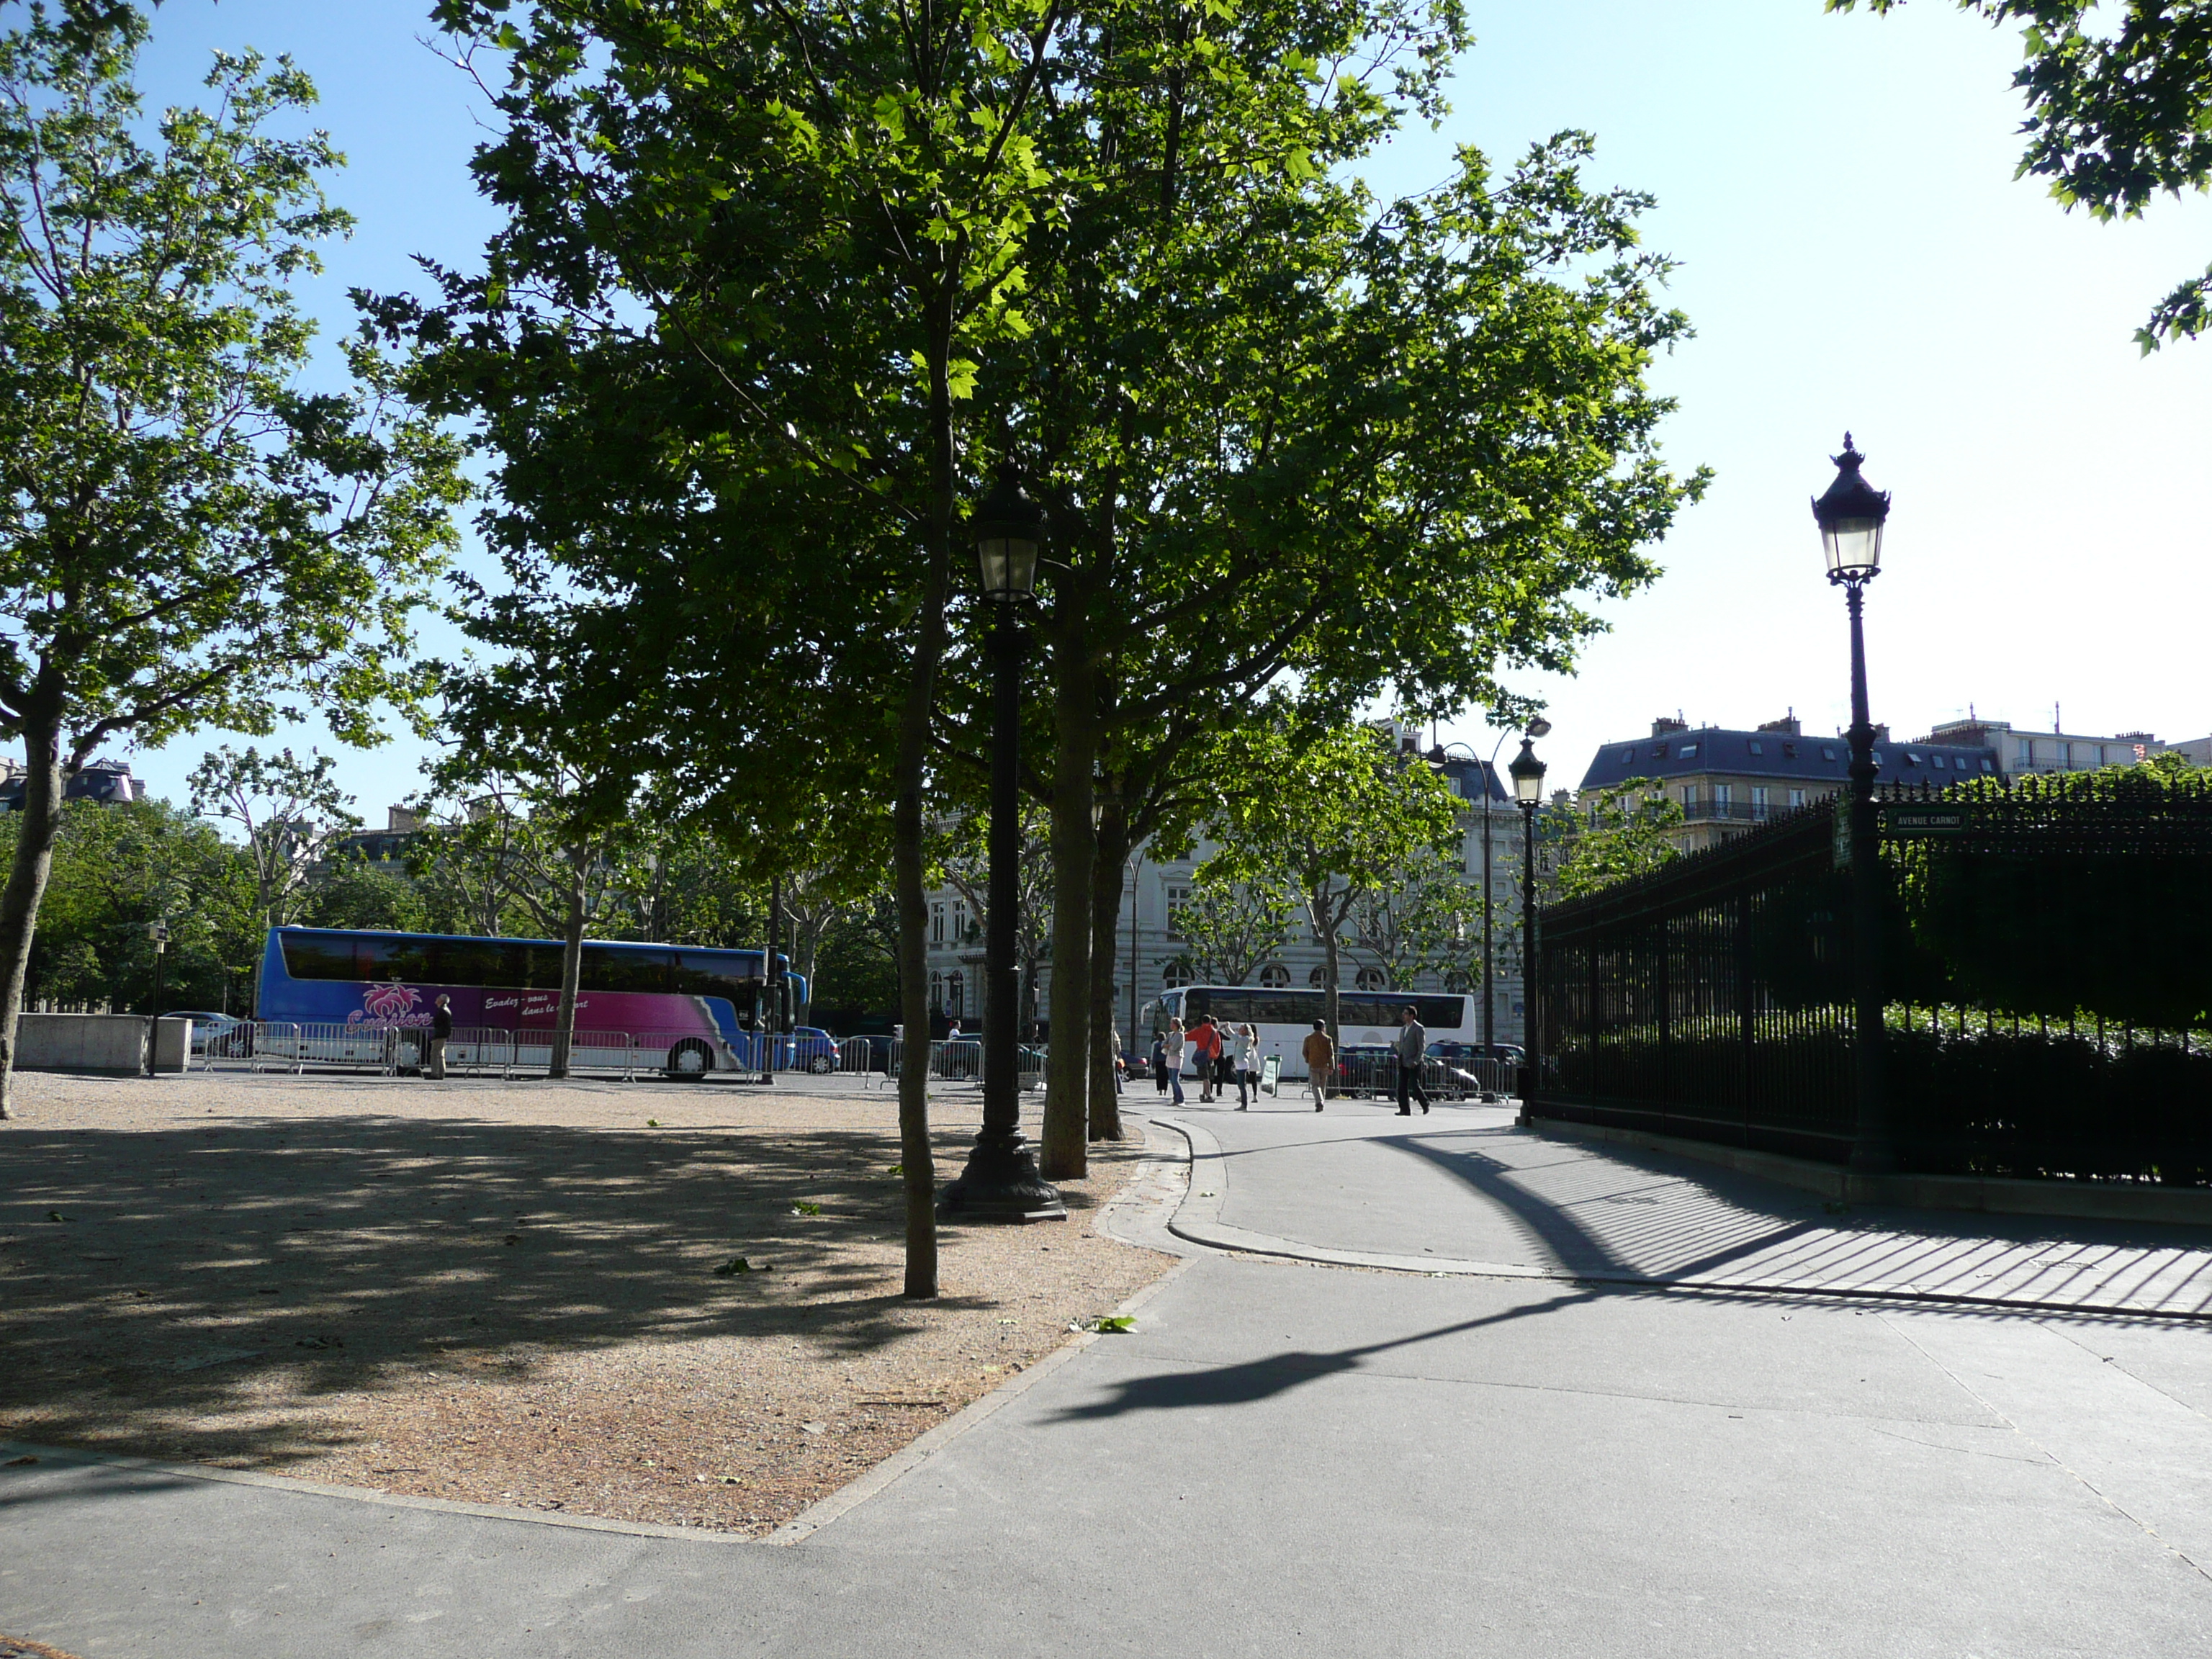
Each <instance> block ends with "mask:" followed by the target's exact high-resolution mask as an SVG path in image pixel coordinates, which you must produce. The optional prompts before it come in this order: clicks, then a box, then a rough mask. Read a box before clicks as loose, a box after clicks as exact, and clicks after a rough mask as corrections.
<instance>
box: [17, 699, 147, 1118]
mask: <svg viewBox="0 0 2212 1659" xmlns="http://www.w3.org/2000/svg"><path fill="white" fill-rule="evenodd" d="M23 757H24V760H25V762H26V763H27V768H28V770H27V774H26V775H25V777H24V779H23V814H22V818H23V822H22V827H21V830H20V831H19V832H18V834H17V836H16V838H15V861H14V863H13V864H12V865H11V866H10V867H9V872H8V885H7V888H6V890H4V891H0V1118H11V1117H13V1116H15V1017H16V1016H17V1015H18V1014H20V1013H21V1012H23V982H24V978H25V976H26V975H27V973H28V972H29V969H30V966H31V941H32V939H33V937H34V936H35V934H36V933H37V930H38V926H39V902H40V900H42V899H43V898H45V897H46V878H47V877H48V876H49V875H51V874H52V872H53V867H54V840H55V837H56V836H58V835H59V834H60V833H61V827H62V790H63V787H64V783H65V781H66V780H65V778H64V774H63V769H62V759H61V715H60V712H59V710H58V708H57V709H56V710H55V711H54V712H52V713H51V714H45V715H43V716H40V715H38V714H33V716H32V717H31V718H30V719H28V720H26V721H25V722H24V732H23ZM157 1012H158V1011H157Z"/></svg>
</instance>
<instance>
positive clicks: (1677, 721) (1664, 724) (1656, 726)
mask: <svg viewBox="0 0 2212 1659" xmlns="http://www.w3.org/2000/svg"><path fill="white" fill-rule="evenodd" d="M1689 729H1690V723H1689V721H1687V720H1684V719H1682V718H1681V716H1680V715H1679V714H1678V715H1674V716H1673V717H1671V718H1670V717H1668V715H1665V714H1662V715H1661V716H1660V717H1659V718H1658V719H1657V720H1654V721H1652V722H1651V735H1652V736H1653V737H1655V738H1669V737H1672V736H1674V733H1675V732H1686V731H1688V730H1689Z"/></svg>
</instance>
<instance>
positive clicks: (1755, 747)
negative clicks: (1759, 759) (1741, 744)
mask: <svg viewBox="0 0 2212 1659" xmlns="http://www.w3.org/2000/svg"><path fill="white" fill-rule="evenodd" d="M1749 747H1750V750H1751V752H1752V753H1753V754H1754V755H1763V754H1765V752H1766V745H1765V744H1763V743H1761V742H1760V741H1759V739H1758V738H1753V739H1752V740H1751V743H1750V744H1749Z"/></svg>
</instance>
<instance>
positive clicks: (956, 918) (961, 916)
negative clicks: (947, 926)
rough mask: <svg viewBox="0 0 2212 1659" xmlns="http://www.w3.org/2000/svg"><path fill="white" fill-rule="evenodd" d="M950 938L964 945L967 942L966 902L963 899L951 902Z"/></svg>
mask: <svg viewBox="0 0 2212 1659" xmlns="http://www.w3.org/2000/svg"><path fill="white" fill-rule="evenodd" d="M952 937H953V939H954V940H955V941H956V942H957V943H960V944H965V943H966V942H967V939H968V901H967V900H965V899H955V900H953V901H952Z"/></svg>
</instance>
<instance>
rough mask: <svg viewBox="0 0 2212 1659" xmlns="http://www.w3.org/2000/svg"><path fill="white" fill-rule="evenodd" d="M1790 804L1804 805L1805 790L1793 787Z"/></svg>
mask: <svg viewBox="0 0 2212 1659" xmlns="http://www.w3.org/2000/svg"><path fill="white" fill-rule="evenodd" d="M1804 804H1805V792H1804V791H1803V790H1802V789H1792V790H1791V791H1790V805H1792V806H1802V805H1804Z"/></svg>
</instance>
